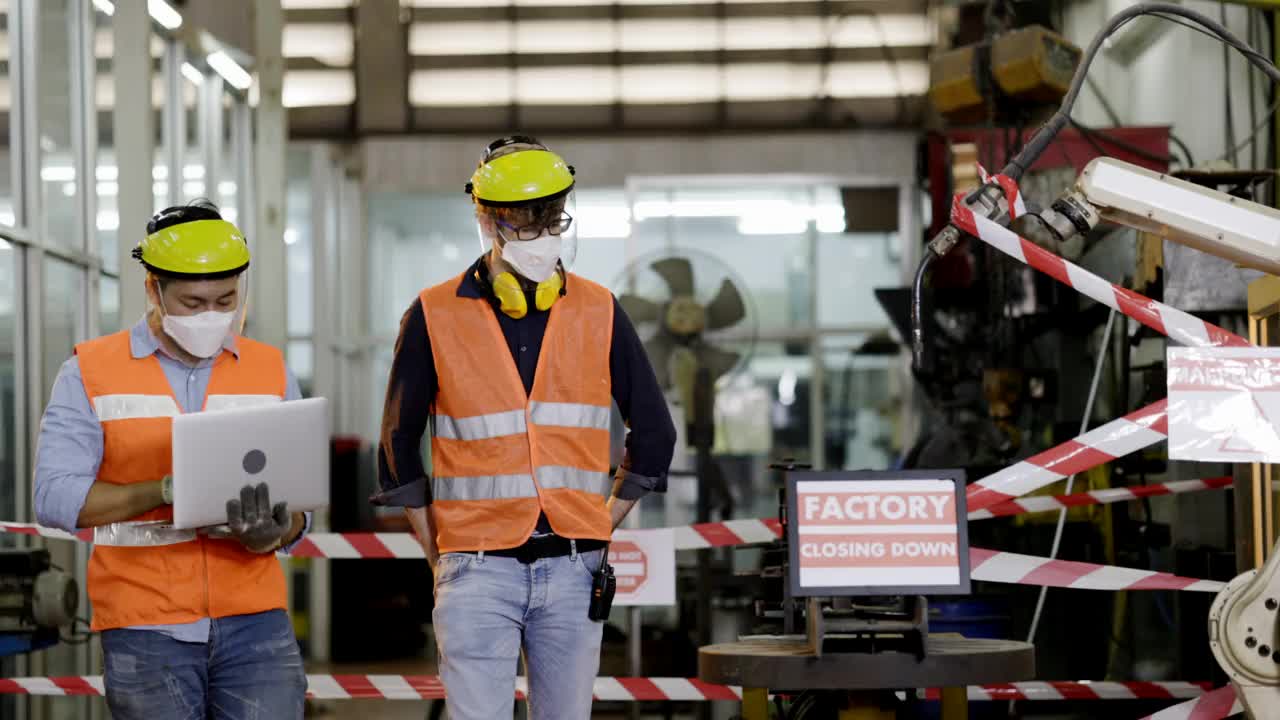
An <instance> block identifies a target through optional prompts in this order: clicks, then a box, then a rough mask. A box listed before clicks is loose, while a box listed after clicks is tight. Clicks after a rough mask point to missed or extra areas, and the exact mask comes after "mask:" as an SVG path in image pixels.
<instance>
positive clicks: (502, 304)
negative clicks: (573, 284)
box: [492, 272, 564, 320]
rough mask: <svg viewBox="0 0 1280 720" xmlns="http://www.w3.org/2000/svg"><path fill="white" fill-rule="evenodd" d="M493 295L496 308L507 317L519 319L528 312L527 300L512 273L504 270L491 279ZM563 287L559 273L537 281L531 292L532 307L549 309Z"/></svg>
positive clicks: (557, 298)
mask: <svg viewBox="0 0 1280 720" xmlns="http://www.w3.org/2000/svg"><path fill="white" fill-rule="evenodd" d="M492 287H493V296H494V297H495V298H497V299H498V309H499V310H501V311H502V312H503V313H504V314H505V315H507V316H508V317H511V318H514V319H516V320H519V319H520V318H522V317H524V316H525V315H528V314H529V300H528V298H527V297H526V296H525V292H524V288H523V287H521V286H520V280H519V279H517V278H516V276H515V275H514V274H513V273H509V272H504V273H501V274H499V275H498V277H496V278H494V279H493V283H492ZM563 289H564V278H562V277H560V273H556V274H555V275H552V276H551V277H549V278H547V279H546V280H543V281H542V282H540V283H538V288H537V290H535V291H534V293H533V304H534V307H536V308H538V309H539V310H543V311H546V310H550V309H551V306H552V305H555V304H556V300H559V299H560V291H561V290H563Z"/></svg>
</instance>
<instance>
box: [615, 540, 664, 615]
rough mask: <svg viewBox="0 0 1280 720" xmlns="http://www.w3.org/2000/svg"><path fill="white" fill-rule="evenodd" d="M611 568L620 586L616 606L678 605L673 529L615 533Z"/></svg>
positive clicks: (616, 596)
mask: <svg viewBox="0 0 1280 720" xmlns="http://www.w3.org/2000/svg"><path fill="white" fill-rule="evenodd" d="M609 564H610V565H612V566H613V575H614V579H615V580H616V581H617V583H618V592H617V594H616V595H614V599H613V604H614V605H619V606H627V605H674V604H675V602H676V550H675V537H674V536H673V535H672V532H671V530H670V529H659V530H615V531H614V532H613V542H612V543H611V544H610V545H609Z"/></svg>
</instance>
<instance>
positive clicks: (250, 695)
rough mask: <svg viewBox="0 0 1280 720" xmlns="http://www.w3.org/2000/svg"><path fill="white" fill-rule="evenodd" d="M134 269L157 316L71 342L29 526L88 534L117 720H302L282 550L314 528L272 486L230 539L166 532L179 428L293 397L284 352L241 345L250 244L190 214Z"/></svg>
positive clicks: (157, 233) (151, 238)
mask: <svg viewBox="0 0 1280 720" xmlns="http://www.w3.org/2000/svg"><path fill="white" fill-rule="evenodd" d="M133 255H134V258H135V259H137V260H138V261H139V262H141V263H142V265H143V266H144V267H145V268H146V270H147V273H146V277H145V280H144V282H145V284H146V293H147V298H148V301H149V308H148V310H147V312H146V314H145V316H144V317H142V318H141V319H140V320H139V321H138V322H137V323H136V324H135V325H134V326H133V327H132V328H130V329H128V330H124V331H122V332H118V333H114V334H111V335H106V336H104V337H100V338H97V339H95V340H90V341H88V342H84V343H81V344H79V345H77V346H76V349H75V355H74V356H72V357H71V358H70V359H69V360H67V362H66V363H65V364H64V365H63V366H62V369H61V371H60V372H59V373H58V377H57V379H56V380H55V382H54V387H53V391H52V396H51V399H50V401H49V405H48V407H47V408H46V409H45V414H44V420H43V422H42V423H41V427H40V438H39V446H38V449H37V452H36V472H35V510H36V517H37V518H38V520H39V521H40V523H41V524H43V525H47V526H51V527H58V528H62V529H64V530H68V531H76V530H79V529H82V528H92V529H93V531H94V541H93V542H94V547H93V555H92V557H91V559H90V561H89V576H88V592H89V599H90V602H91V604H92V606H93V618H92V628H93V629H94V630H97V631H100V632H101V638H102V648H103V655H104V660H105V667H106V672H105V676H104V681H105V685H106V695H107V704H108V706H109V707H110V709H111V714H112V717H114V718H116V720H135V719H137V720H142V719H144V718H145V719H146V720H151V719H152V718H161V717H225V718H238V717H248V716H249V715H253V716H255V717H271V718H301V717H302V716H303V703H304V698H305V693H306V677H305V675H304V673H303V668H302V660H301V656H300V653H299V650H298V645H297V642H296V640H295V639H294V635H293V629H292V625H291V623H290V621H289V617H288V615H287V612H286V608H287V602H286V595H285V580H284V575H283V573H282V571H281V569H280V563H279V561H277V560H276V558H275V552H276V551H277V550H285V551H287V550H288V549H289V548H290V547H292V545H293V544H295V543H296V542H297V541H298V540H299V539H300V538H301V537H302V535H303V534H304V533H305V532H306V531H307V529H308V528H309V526H310V516H309V515H308V514H304V513H296V512H295V513H291V512H289V510H288V508H287V507H286V506H285V504H284V503H277V504H276V505H274V506H273V505H272V504H271V500H270V496H269V493H268V492H267V487H266V485H265V484H263V485H259V486H257V487H253V486H245V488H244V489H243V490H242V491H241V493H240V497H238V498H229V499H228V502H227V529H226V530H225V531H223V532H221V533H210V532H197V531H191V530H177V529H174V528H173V527H171V526H170V525H168V524H167V522H168V521H170V520H171V519H172V517H173V510H172V507H171V503H172V500H173V491H172V480H171V478H170V477H169V473H170V471H171V467H172V448H171V431H170V428H171V425H172V419H173V416H174V415H176V414H178V413H187V412H200V411H201V410H203V409H204V408H205V407H207V406H210V405H212V404H217V403H219V401H222V400H225V399H227V398H228V396H234V398H235V399H236V402H237V403H238V404H239V405H243V403H244V402H245V401H246V399H249V398H255V399H257V400H258V401H261V402H278V401H280V400H292V399H298V398H299V397H301V393H300V391H299V389H298V384H297V381H296V380H295V379H294V378H293V376H292V374H290V373H289V371H288V370H287V369H286V367H285V363H284V357H283V355H282V354H281V352H280V351H279V350H277V349H276V348H274V347H271V346H269V345H265V344H262V343H259V342H256V341H253V340H250V339H248V338H245V337H242V336H240V335H239V334H238V332H237V330H238V327H239V325H240V324H242V321H243V312H244V300H245V283H244V279H245V271H246V270H247V268H248V267H249V261H250V253H249V244H248V241H247V239H246V238H245V237H244V235H243V234H242V233H241V232H240V230H239V229H237V228H236V226H235V225H233V224H232V223H230V222H227V221H226V220H224V219H223V218H222V216H221V214H220V213H219V212H218V210H217V208H216V207H214V206H213V205H212V204H210V203H208V202H196V203H192V204H190V205H183V206H178V207H171V208H167V209H165V210H164V211H162V212H160V213H158V214H156V215H155V216H154V217H153V218H151V221H150V222H149V223H148V224H147V234H146V236H145V238H143V240H142V241H141V242H140V243H139V244H138V246H137V247H136V248H135V249H134V253H133ZM216 535H222V536H223V537H217V536H216Z"/></svg>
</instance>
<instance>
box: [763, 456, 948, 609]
mask: <svg viewBox="0 0 1280 720" xmlns="http://www.w3.org/2000/svg"><path fill="white" fill-rule="evenodd" d="M800 475H802V476H803V477H804V478H806V479H797V480H796V481H795V482H794V483H789V488H788V490H789V495H790V497H791V498H792V502H791V507H792V510H791V511H790V513H789V515H788V517H789V518H790V519H791V523H790V527H789V528H788V529H789V531H790V537H789V542H790V544H791V546H792V547H791V553H792V565H793V578H794V580H793V593H795V594H797V595H803V594H823V593H826V594H844V593H842V592H841V591H845V590H847V591H848V592H847V594H866V595H875V594H889V593H894V594H896V593H897V592H905V591H912V590H915V591H921V592H923V591H924V590H926V589H929V590H931V591H945V589H947V588H951V589H957V591H960V590H958V588H960V587H961V586H964V588H965V590H966V591H967V583H968V565H967V547H966V542H965V540H966V539H965V537H964V532H963V530H964V527H965V524H964V523H962V522H960V518H963V517H964V515H963V514H962V513H961V512H960V510H961V509H960V508H959V507H958V505H959V503H960V498H961V497H962V495H961V493H960V492H958V483H957V482H956V481H955V480H954V479H937V478H936V476H935V477H934V478H920V479H915V478H902V477H901V476H900V475H899V476H898V477H897V478H894V479H844V478H848V477H849V476H851V475H854V476H857V475H870V476H875V477H882V478H884V477H893V476H892V475H891V474H888V473H803V474H800ZM809 477H812V478H814V479H807V478H809ZM796 590H799V591H800V592H796ZM805 591H810V592H805Z"/></svg>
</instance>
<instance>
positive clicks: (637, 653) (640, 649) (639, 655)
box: [622, 503, 644, 720]
mask: <svg viewBox="0 0 1280 720" xmlns="http://www.w3.org/2000/svg"><path fill="white" fill-rule="evenodd" d="M622 524H623V525H625V526H626V527H628V528H638V527H640V525H641V521H640V504H639V503H636V505H635V506H634V507H632V508H631V512H630V513H628V514H627V518H626V519H625V520H623V521H622ZM643 621H644V618H643V615H642V614H641V608H638V607H629V608H627V674H628V675H630V676H631V677H644V622H643ZM628 712H629V714H630V717H631V720H640V703H638V702H635V703H631V705H630V707H629V708H628Z"/></svg>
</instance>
